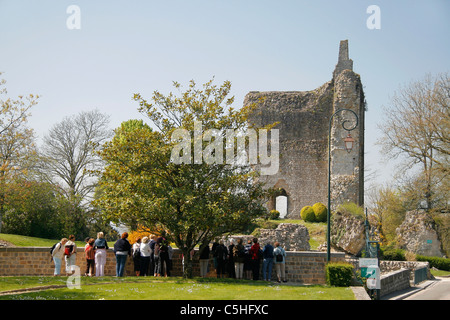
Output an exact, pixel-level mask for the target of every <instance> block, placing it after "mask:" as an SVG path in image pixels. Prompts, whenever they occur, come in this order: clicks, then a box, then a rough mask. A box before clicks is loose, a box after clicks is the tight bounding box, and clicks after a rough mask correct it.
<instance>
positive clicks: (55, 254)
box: [52, 238, 69, 276]
mask: <svg viewBox="0 0 450 320" xmlns="http://www.w3.org/2000/svg"><path fill="white" fill-rule="evenodd" d="M67 241H69V240H68V239H67V238H62V239H61V241H60V242H58V243H57V244H56V246H55V248H54V249H53V251H52V259H53V262H54V263H55V272H54V274H53V276H59V275H61V264H62V259H63V257H64V245H65V244H66V242H67Z"/></svg>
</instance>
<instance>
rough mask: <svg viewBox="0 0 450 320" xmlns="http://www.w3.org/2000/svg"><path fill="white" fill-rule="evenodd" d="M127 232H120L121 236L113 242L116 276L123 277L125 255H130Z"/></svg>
mask: <svg viewBox="0 0 450 320" xmlns="http://www.w3.org/2000/svg"><path fill="white" fill-rule="evenodd" d="M127 238H128V233H127V232H124V233H122V237H121V238H120V239H119V240H117V241H116V243H115V244H114V254H115V255H116V277H123V273H124V271H125V264H126V262H127V257H128V256H131V244H130V243H129V242H128V239H127Z"/></svg>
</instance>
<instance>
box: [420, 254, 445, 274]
mask: <svg viewBox="0 0 450 320" xmlns="http://www.w3.org/2000/svg"><path fill="white" fill-rule="evenodd" d="M416 260H417V261H428V262H429V263H430V268H433V267H434V268H436V269H439V270H445V271H450V259H446V258H440V257H427V256H421V255H416Z"/></svg>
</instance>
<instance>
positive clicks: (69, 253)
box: [64, 234, 77, 276]
mask: <svg viewBox="0 0 450 320" xmlns="http://www.w3.org/2000/svg"><path fill="white" fill-rule="evenodd" d="M64 258H65V260H66V274H67V275H68V276H70V275H71V274H72V272H75V268H74V267H75V266H76V261H77V245H76V244H75V236H74V235H73V234H72V235H70V236H69V241H67V242H66V244H65V245H64Z"/></svg>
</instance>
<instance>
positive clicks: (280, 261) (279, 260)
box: [273, 241, 286, 282]
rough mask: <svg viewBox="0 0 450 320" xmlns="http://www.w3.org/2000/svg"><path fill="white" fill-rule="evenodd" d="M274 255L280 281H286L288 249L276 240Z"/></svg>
mask: <svg viewBox="0 0 450 320" xmlns="http://www.w3.org/2000/svg"><path fill="white" fill-rule="evenodd" d="M273 257H274V260H275V261H274V263H275V270H276V271H277V278H278V282H281V280H283V282H286V272H285V270H286V269H285V262H286V251H284V249H283V248H282V247H281V245H280V243H279V242H278V241H277V242H275V249H274V250H273Z"/></svg>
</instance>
